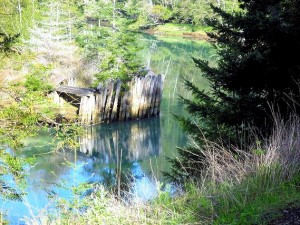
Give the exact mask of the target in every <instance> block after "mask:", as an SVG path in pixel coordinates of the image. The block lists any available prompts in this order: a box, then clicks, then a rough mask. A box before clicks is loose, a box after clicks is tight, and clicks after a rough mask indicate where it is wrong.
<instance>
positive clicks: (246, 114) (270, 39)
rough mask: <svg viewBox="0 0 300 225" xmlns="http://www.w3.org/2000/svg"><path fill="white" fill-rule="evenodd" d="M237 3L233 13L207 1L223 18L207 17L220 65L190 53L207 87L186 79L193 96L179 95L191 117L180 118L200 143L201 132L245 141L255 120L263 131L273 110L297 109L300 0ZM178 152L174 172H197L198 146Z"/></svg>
mask: <svg viewBox="0 0 300 225" xmlns="http://www.w3.org/2000/svg"><path fill="white" fill-rule="evenodd" d="M240 3H241V10H240V11H238V12H235V13H233V14H230V13H227V12H225V11H224V10H222V9H220V8H217V7H214V6H211V7H212V9H213V11H214V12H215V13H216V14H217V15H219V16H220V17H221V18H222V19H221V20H218V19H209V20H208V21H207V22H208V24H209V25H211V26H212V27H213V28H214V31H213V32H211V33H209V34H208V35H209V37H210V38H211V40H212V42H213V43H214V44H215V46H216V48H217V49H218V53H219V60H218V66H217V67H211V66H210V65H209V64H208V62H206V61H204V60H201V59H195V58H194V62H195V63H196V66H197V67H199V68H200V69H201V70H202V71H203V72H204V76H205V77H206V78H207V79H208V80H209V81H210V83H211V88H210V90H209V91H204V90H199V89H198V88H197V86H196V85H195V84H193V83H192V82H190V81H187V80H185V81H184V82H185V85H186V87H187V88H188V89H189V90H190V91H191V92H192V94H193V99H183V101H184V102H185V105H186V107H187V110H188V112H189V113H190V114H191V115H192V117H191V118H183V117H180V120H181V122H182V124H183V127H184V128H185V129H186V130H187V132H188V133H189V134H191V135H192V136H193V137H194V139H195V140H196V142H198V143H200V146H201V145H203V137H204V136H205V137H206V138H208V139H209V140H212V141H216V140H217V139H216V138H220V139H222V141H223V143H224V141H225V143H226V142H227V143H226V144H228V145H230V144H232V143H235V144H240V143H243V142H241V138H242V137H245V136H244V135H245V134H246V137H247V136H248V135H247V134H249V132H248V131H249V130H250V129H251V127H253V126H255V127H257V128H258V129H260V131H261V132H262V133H263V134H267V133H268V132H269V131H270V130H271V128H272V125H273V124H272V122H273V118H272V112H273V110H274V111H275V112H276V113H280V114H281V116H282V117H283V118H287V117H288V116H289V115H290V114H291V113H298V114H299V112H300V105H299V99H300V92H299V80H300V61H299V60H298V59H297V57H295V56H296V55H297V54H298V52H299V51H300V11H299V10H298V9H299V8H300V1H298V0H277V1H274V0H265V1H250V0H245V1H243V2H242V1H240ZM245 140H246V139H245V138H244V139H242V141H245ZM238 141H239V143H238ZM179 154H180V155H181V159H180V160H179V161H178V160H171V162H172V164H173V169H174V170H173V173H172V175H173V178H177V179H178V178H182V177H185V176H189V175H191V176H193V177H195V176H197V175H198V174H199V170H201V168H203V164H202V162H203V161H202V159H203V158H202V156H201V153H199V146H198V147H195V148H194V147H190V148H189V149H181V150H179ZM182 168H185V169H182ZM178 169H179V170H178Z"/></svg>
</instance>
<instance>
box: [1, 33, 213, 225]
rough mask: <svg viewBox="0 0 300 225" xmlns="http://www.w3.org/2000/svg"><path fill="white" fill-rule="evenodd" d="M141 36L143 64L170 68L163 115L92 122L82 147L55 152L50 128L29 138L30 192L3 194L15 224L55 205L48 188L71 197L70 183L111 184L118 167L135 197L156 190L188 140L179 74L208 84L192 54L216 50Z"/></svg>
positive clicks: (165, 70) (164, 70)
mask: <svg viewBox="0 0 300 225" xmlns="http://www.w3.org/2000/svg"><path fill="white" fill-rule="evenodd" d="M142 41H143V42H144V45H145V46H146V48H145V49H144V51H143V52H142V53H141V55H142V57H143V59H144V61H145V65H148V66H149V67H151V68H152V69H153V70H154V71H155V72H156V73H163V74H166V80H165V85H164V91H163V100H162V104H161V113H160V117H157V118H151V119H145V120H140V121H127V122H120V123H111V124H100V125H98V126H94V127H88V128H87V129H86V130H85V134H84V135H83V136H82V137H81V138H80V140H79V141H80V148H79V149H78V151H71V150H64V151H60V152H59V153H57V152H52V151H53V149H54V148H55V143H53V135H50V134H49V133H47V132H45V133H41V134H40V136H38V137H34V138H31V139H28V140H27V143H26V146H27V148H26V149H24V151H22V152H20V153H19V155H24V156H26V157H31V156H36V164H35V165H34V167H32V168H31V169H30V173H29V174H28V196H27V197H26V200H25V201H24V202H23V203H20V202H7V201H1V199H0V205H1V207H2V208H1V209H2V210H7V213H8V215H9V218H8V219H9V221H10V222H11V224H19V219H20V218H22V217H24V216H30V215H31V214H37V212H38V210H41V209H44V208H46V209H47V206H49V205H51V202H49V199H48V198H47V195H48V194H50V195H53V194H54V195H55V194H57V195H58V196H60V197H63V198H67V199H68V198H70V196H71V193H70V192H69V191H68V190H67V189H68V187H71V186H74V185H78V184H79V183H82V182H88V183H93V182H100V183H102V184H104V185H106V186H108V187H112V186H114V185H115V184H116V183H117V182H118V179H117V177H118V176H117V175H118V173H119V171H120V170H121V171H123V172H125V173H126V174H127V175H126V176H125V175H124V174H122V173H121V176H120V177H121V181H122V183H123V184H124V185H127V184H128V183H126V182H128V181H129V182H131V181H133V183H132V184H131V185H129V186H130V191H131V192H132V194H133V196H135V197H136V198H138V199H140V198H142V199H144V200H145V199H150V198H152V197H154V196H155V195H156V194H157V192H156V190H157V189H156V180H158V181H163V177H162V173H161V172H162V171H168V170H169V169H170V165H169V164H168V161H167V160H166V157H174V155H175V154H176V147H177V146H179V147H182V146H184V145H185V144H186V142H187V138H186V136H185V134H184V132H183V131H182V129H181V127H180V125H179V124H178V122H177V121H176V120H174V118H173V116H172V114H171V113H175V114H178V115H183V113H184V109H183V106H182V104H181V103H180V102H179V101H178V99H177V97H178V94H180V95H183V96H184V97H188V92H187V91H186V90H185V89H184V87H183V86H182V83H181V82H180V79H179V76H183V77H185V78H186V79H188V80H190V81H194V82H195V83H197V85H198V86H201V87H203V88H206V87H207V86H208V84H207V81H206V80H205V79H203V78H202V77H201V74H200V71H199V69H197V68H196V67H195V65H194V63H193V61H192V59H191V58H190V56H195V57H198V56H199V57H201V58H203V59H207V60H210V59H211V58H212V57H214V56H212V54H213V51H212V49H211V47H210V46H208V45H207V44H205V43H198V42H193V41H186V40H185V41H183V40H177V39H176V40H175V39H172V40H169V41H164V40H158V39H156V38H154V37H150V36H146V37H143V40H142ZM120 167H121V168H120ZM128 178H129V179H128ZM57 184H59V186H57ZM63 186H64V187H66V188H67V189H64V188H62V187H63ZM26 203H28V204H27V205H26ZM28 205H30V206H31V208H28ZM20 224H22V222H21V223H20Z"/></svg>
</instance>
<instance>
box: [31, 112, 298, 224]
mask: <svg viewBox="0 0 300 225" xmlns="http://www.w3.org/2000/svg"><path fill="white" fill-rule="evenodd" d="M276 124H277V125H276V127H275V128H274V132H273V134H272V135H271V137H270V138H269V139H266V140H263V141H261V142H258V141H256V142H255V143H254V144H253V147H252V148H251V149H252V151H247V152H246V151H243V150H240V149H234V150H235V151H234V152H235V153H233V151H232V150H233V149H230V150H228V149H225V148H224V147H223V146H221V145H218V144H215V143H211V142H207V144H206V146H205V148H204V149H203V150H202V149H201V148H200V147H199V146H198V147H199V153H200V152H201V153H203V154H204V155H205V156H206V159H207V161H206V166H207V169H206V170H205V171H203V172H202V174H201V175H199V180H198V182H197V183H188V182H187V183H186V184H185V185H184V188H183V189H184V190H185V191H184V192H183V193H182V194H178V195H177V197H171V196H170V195H169V194H168V192H164V191H159V195H158V197H157V198H155V199H154V200H152V201H150V202H147V203H142V202H131V203H128V202H125V201H122V200H117V199H116V198H115V197H114V196H113V195H111V194H109V193H108V192H106V190H105V189H104V188H103V187H102V186H99V187H98V188H97V189H96V191H95V192H94V193H93V194H92V195H90V196H88V197H85V198H78V199H77V201H74V202H72V203H66V201H63V200H62V199H60V200H59V201H58V203H60V204H58V205H57V207H56V208H55V210H53V211H52V212H47V214H40V215H39V217H36V218H34V219H32V220H30V222H29V224H222V225H224V224H231V225H234V224H237V225H238V224H239V225H241V224H245V225H246V224H268V221H270V220H272V219H274V218H276V217H278V216H280V215H278V214H277V212H278V210H279V209H283V208H285V207H287V206H289V207H290V206H295V207H299V206H300V188H299V187H300V173H299V169H300V121H299V118H297V117H293V118H291V120H290V121H289V122H287V123H283V122H280V121H278V122H277V123H276ZM193 144H194V145H196V143H193ZM158 186H159V185H158ZM127 194H128V196H130V193H127Z"/></svg>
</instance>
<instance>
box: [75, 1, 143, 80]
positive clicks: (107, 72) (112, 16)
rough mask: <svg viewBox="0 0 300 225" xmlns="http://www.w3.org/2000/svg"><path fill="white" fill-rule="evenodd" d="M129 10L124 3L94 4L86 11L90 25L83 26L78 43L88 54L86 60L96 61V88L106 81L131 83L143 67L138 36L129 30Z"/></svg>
mask: <svg viewBox="0 0 300 225" xmlns="http://www.w3.org/2000/svg"><path fill="white" fill-rule="evenodd" d="M128 10H129V9H128V8H127V7H126V5H125V2H123V1H99V2H91V3H89V4H87V5H86V7H84V9H83V16H84V17H85V18H86V19H87V20H88V23H86V22H83V23H82V24H81V25H80V26H81V27H80V30H82V31H84V32H82V33H81V34H79V35H78V37H77V38H76V40H77V42H78V43H79V45H80V47H82V48H83V49H84V51H85V55H86V56H87V57H86V59H85V60H86V61H91V62H92V61H96V64H97V65H96V66H97V71H96V72H95V74H93V75H95V77H96V79H94V85H96V86H97V85H98V83H99V82H102V81H105V80H107V79H121V80H123V81H126V80H129V79H131V77H132V75H133V74H136V73H138V72H139V70H140V68H141V63H140V61H139V59H138V57H137V52H138V50H139V49H140V47H139V44H138V43H137V41H136V34H135V33H133V32H130V31H129V28H128V26H129V25H130V23H131V18H130V16H129V12H128Z"/></svg>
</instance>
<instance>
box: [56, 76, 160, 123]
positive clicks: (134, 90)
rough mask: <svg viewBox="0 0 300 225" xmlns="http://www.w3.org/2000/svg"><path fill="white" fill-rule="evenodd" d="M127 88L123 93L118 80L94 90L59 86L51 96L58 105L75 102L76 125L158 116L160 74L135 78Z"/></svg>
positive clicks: (128, 83) (107, 82)
mask: <svg viewBox="0 0 300 225" xmlns="http://www.w3.org/2000/svg"><path fill="white" fill-rule="evenodd" d="M126 86H127V87H128V88H127V90H123V91H122V81H121V80H109V81H106V82H105V83H100V84H99V85H98V87H97V89H89V88H76V87H69V86H61V87H59V88H57V89H56V91H54V92H53V93H52V98H53V101H54V102H55V103H56V104H59V105H60V106H61V105H62V104H64V102H66V101H67V102H68V101H69V102H70V101H71V99H75V100H76V101H77V102H78V103H76V104H77V105H78V106H77V107H78V117H79V123H81V124H84V125H89V124H95V123H99V122H111V121H117V120H130V119H142V118H149V117H153V116H157V115H159V107H160V103H161V98H162V89H163V77H162V76H161V75H154V74H153V73H149V74H148V75H146V76H145V77H134V78H133V79H132V80H131V81H129V82H127V83H126ZM70 103H71V102H70ZM72 104H73V105H76V104H75V103H74V102H72Z"/></svg>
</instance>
